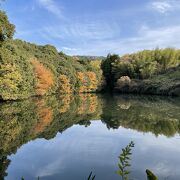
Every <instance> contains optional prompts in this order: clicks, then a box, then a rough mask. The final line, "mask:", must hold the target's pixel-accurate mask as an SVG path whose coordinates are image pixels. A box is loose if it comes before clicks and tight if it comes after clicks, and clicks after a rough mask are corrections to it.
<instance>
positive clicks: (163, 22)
mask: <svg viewBox="0 0 180 180" xmlns="http://www.w3.org/2000/svg"><path fill="white" fill-rule="evenodd" d="M1 8H2V9H4V10H6V11H7V14H8V16H9V19H10V21H11V22H12V23H14V24H15V25H16V34H15V38H20V39H23V40H25V41H29V42H33V43H37V44H52V45H54V46H56V48H57V49H58V50H59V51H63V52H65V53H67V54H70V55H77V54H79V55H107V54H108V53H117V54H120V55H121V54H125V53H131V52H135V51H138V50H142V49H153V48H156V47H160V48H164V47H176V48H180V0H28V1H25V0H16V1H15V0H6V1H5V2H4V3H3V4H2V5H1Z"/></svg>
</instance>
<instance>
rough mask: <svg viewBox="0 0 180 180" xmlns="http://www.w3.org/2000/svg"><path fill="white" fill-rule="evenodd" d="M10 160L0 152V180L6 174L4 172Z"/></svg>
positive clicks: (2, 179)
mask: <svg viewBox="0 0 180 180" xmlns="http://www.w3.org/2000/svg"><path fill="white" fill-rule="evenodd" d="M10 162H11V161H10V160H9V159H7V155H4V154H3V152H2V151H1V150H0V180H4V177H5V176H7V175H8V174H7V173H6V170H7V168H8V166H9V164H10Z"/></svg>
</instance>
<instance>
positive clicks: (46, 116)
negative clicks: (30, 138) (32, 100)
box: [34, 100, 53, 135]
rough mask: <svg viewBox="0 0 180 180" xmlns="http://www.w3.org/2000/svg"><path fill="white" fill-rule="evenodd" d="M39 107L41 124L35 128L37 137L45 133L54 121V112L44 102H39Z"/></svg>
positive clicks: (38, 112) (38, 113)
mask: <svg viewBox="0 0 180 180" xmlns="http://www.w3.org/2000/svg"><path fill="white" fill-rule="evenodd" d="M37 107H38V108H37V115H38V118H39V122H38V124H37V125H36V127H35V128H34V133H35V135H36V134H39V133H41V132H43V131H44V130H45V128H46V127H47V126H48V125H49V124H50V123H51V122H52V120H53V110H52V109H51V108H50V107H47V106H46V104H45V102H44V100H40V101H38V103H37Z"/></svg>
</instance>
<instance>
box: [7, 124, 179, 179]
mask: <svg viewBox="0 0 180 180" xmlns="http://www.w3.org/2000/svg"><path fill="white" fill-rule="evenodd" d="M131 140H133V141H134V142H135V148H134V149H133V156H132V167H131V169H132V173H131V176H132V177H133V178H134V179H138V180H141V179H142V180H145V179H146V176H145V175H146V174H145V170H146V168H148V169H150V170H152V171H153V172H154V173H155V174H156V175H158V176H159V177H160V179H165V178H166V179H171V180H173V179H174V180H177V179H179V177H180V171H179V169H180V158H179V154H180V139H179V136H175V137H173V138H167V137H165V136H158V137H155V136H154V135H152V134H151V133H140V132H137V131H134V130H130V129H125V128H119V129H118V130H108V129H107V128H106V126H105V124H102V122H101V121H93V122H92V124H91V126H89V127H88V128H85V127H84V126H79V125H74V126H73V127H72V128H69V129H68V130H66V131H65V132H64V133H63V134H60V133H59V134H57V136H56V137H55V138H54V139H52V140H49V141H48V140H44V139H36V140H34V141H31V142H29V143H27V144H26V145H23V146H22V147H21V148H20V149H19V150H18V151H17V153H16V154H15V155H12V156H10V157H9V158H10V159H11V164H10V165H9V167H8V170H7V172H8V177H6V179H8V180H14V179H20V178H21V177H22V176H23V177H24V178H25V180H32V179H35V177H38V176H40V177H41V178H40V179H43V180H44V179H49V180H53V179H56V180H57V179H63V180H64V179H78V180H80V179H83V180H84V179H87V176H88V175H89V173H90V172H91V171H93V173H94V174H96V179H97V180H98V179H99V180H101V179H103V180H105V179H107V180H110V179H120V177H119V176H118V175H117V174H116V170H117V169H118V165H117V164H118V156H119V154H120V152H121V148H123V147H125V146H126V145H127V144H128V143H129V142H130V141H131ZM167 177H168V178H167Z"/></svg>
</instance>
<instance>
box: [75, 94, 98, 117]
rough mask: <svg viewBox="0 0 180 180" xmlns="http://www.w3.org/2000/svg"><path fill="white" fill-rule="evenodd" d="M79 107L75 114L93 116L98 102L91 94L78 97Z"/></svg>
mask: <svg viewBox="0 0 180 180" xmlns="http://www.w3.org/2000/svg"><path fill="white" fill-rule="evenodd" d="M80 100H81V103H80V106H79V107H78V109H77V114H93V113H95V112H96V109H97V106H98V101H97V96H95V95H92V94H81V95H80Z"/></svg>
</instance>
